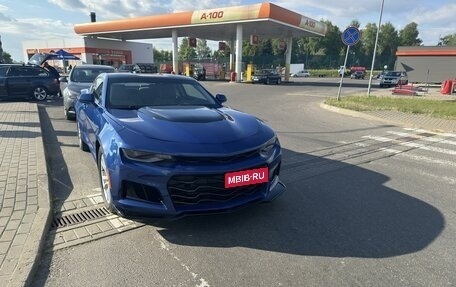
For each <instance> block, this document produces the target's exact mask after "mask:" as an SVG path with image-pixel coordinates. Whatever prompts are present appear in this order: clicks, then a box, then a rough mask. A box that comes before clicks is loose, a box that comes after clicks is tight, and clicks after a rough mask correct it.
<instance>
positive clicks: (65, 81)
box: [60, 65, 116, 120]
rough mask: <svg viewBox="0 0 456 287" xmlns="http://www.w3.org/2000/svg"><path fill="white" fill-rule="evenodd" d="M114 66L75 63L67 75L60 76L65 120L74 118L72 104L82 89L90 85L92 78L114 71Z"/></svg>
mask: <svg viewBox="0 0 456 287" xmlns="http://www.w3.org/2000/svg"><path fill="white" fill-rule="evenodd" d="M115 71H116V70H115V68H114V67H111V66H106V65H76V66H74V67H73V69H71V72H70V74H69V75H68V76H67V77H61V78H60V83H61V85H62V86H65V87H64V88H63V87H62V90H63V111H64V114H65V118H66V119H67V120H72V119H75V116H76V113H75V110H74V106H75V104H76V101H77V100H78V97H79V94H80V93H81V90H82V89H87V88H89V87H90V85H92V82H93V80H94V79H95V78H96V77H97V76H98V75H99V74H101V73H114V72H115Z"/></svg>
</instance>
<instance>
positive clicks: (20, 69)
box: [0, 64, 60, 101]
mask: <svg viewBox="0 0 456 287" xmlns="http://www.w3.org/2000/svg"><path fill="white" fill-rule="evenodd" d="M59 91H60V86H59V83H58V80H57V79H55V78H54V77H53V76H52V75H50V74H49V72H48V71H46V70H45V69H43V68H41V67H38V66H32V65H18V64H11V65H1V66H0V99H13V98H25V99H35V100H38V101H43V100H45V99H46V98H47V95H57V94H58V93H59Z"/></svg>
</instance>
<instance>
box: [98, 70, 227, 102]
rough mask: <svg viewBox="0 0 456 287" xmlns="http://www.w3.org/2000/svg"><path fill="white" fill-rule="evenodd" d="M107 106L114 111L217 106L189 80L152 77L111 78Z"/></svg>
mask: <svg viewBox="0 0 456 287" xmlns="http://www.w3.org/2000/svg"><path fill="white" fill-rule="evenodd" d="M107 95H108V97H107V105H108V107H110V108H115V109H139V108H141V107H145V106H152V107H158V106H205V107H210V108H219V107H221V105H220V104H219V103H218V102H217V101H216V100H215V99H214V97H212V95H211V94H209V92H208V91H206V90H205V89H204V88H203V87H202V86H201V85H200V84H198V83H197V82H193V81H181V80H169V79H167V80H163V79H156V78H148V77H141V78H139V79H138V78H134V79H127V80H125V79H122V81H119V79H113V80H111V82H110V85H109V87H108V92H107Z"/></svg>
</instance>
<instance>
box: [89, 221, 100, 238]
mask: <svg viewBox="0 0 456 287" xmlns="http://www.w3.org/2000/svg"><path fill="white" fill-rule="evenodd" d="M86 228H87V230H88V231H89V233H90V234H91V235H95V234H98V233H101V232H102V231H101V229H100V228H99V227H98V226H97V224H96V223H94V224H90V225H87V226H86Z"/></svg>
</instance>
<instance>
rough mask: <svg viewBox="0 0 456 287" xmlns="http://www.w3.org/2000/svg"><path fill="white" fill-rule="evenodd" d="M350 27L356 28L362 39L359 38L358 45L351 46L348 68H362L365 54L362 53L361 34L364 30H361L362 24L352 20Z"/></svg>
mask: <svg viewBox="0 0 456 287" xmlns="http://www.w3.org/2000/svg"><path fill="white" fill-rule="evenodd" d="M350 27H356V28H357V29H358V30H359V33H360V38H359V41H358V43H356V44H355V45H353V46H350V50H349V52H350V53H349V55H348V58H347V66H348V67H350V66H360V65H361V59H363V58H364V57H363V56H364V55H363V52H362V45H361V34H362V30H361V29H360V27H361V24H360V23H359V21H358V20H352V21H351V22H350Z"/></svg>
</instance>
